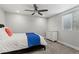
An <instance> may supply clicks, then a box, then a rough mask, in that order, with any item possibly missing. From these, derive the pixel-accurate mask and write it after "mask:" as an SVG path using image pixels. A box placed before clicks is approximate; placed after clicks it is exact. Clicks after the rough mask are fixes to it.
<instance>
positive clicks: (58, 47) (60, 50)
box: [29, 40, 79, 54]
mask: <svg viewBox="0 0 79 59" xmlns="http://www.w3.org/2000/svg"><path fill="white" fill-rule="evenodd" d="M46 41H47V43H48V45H47V46H46V51H44V50H43V49H40V50H37V51H33V52H30V53H29V54H78V53H79V51H77V50H75V49H72V48H70V47H67V46H65V45H62V44H60V43H57V42H51V41H49V40H46Z"/></svg>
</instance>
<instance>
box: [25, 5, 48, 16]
mask: <svg viewBox="0 0 79 59" xmlns="http://www.w3.org/2000/svg"><path fill="white" fill-rule="evenodd" d="M33 7H34V10H27V9H26V10H24V11H31V12H33V13H32V15H34V14H35V13H38V14H39V15H41V16H42V15H43V14H42V13H41V12H46V11H48V9H42V10H39V8H38V6H37V5H36V4H33Z"/></svg>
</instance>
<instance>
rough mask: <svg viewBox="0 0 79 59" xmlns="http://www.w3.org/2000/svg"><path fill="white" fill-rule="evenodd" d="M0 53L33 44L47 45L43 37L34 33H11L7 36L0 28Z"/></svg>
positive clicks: (30, 46) (28, 46)
mask: <svg viewBox="0 0 79 59" xmlns="http://www.w3.org/2000/svg"><path fill="white" fill-rule="evenodd" d="M0 32H1V33H0V53H7V52H12V51H16V50H21V49H26V48H27V49H28V48H31V49H32V48H33V47H35V46H42V47H43V48H45V46H46V45H47V43H46V41H45V39H44V37H42V36H41V35H38V34H36V33H13V34H12V36H8V35H7V33H6V32H5V30H4V28H0Z"/></svg>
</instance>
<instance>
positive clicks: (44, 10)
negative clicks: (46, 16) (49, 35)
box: [38, 9, 48, 12]
mask: <svg viewBox="0 0 79 59" xmlns="http://www.w3.org/2000/svg"><path fill="white" fill-rule="evenodd" d="M38 11H39V12H46V11H48V10H47V9H43V10H38Z"/></svg>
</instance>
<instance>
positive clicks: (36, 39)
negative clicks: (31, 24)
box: [26, 33, 41, 47]
mask: <svg viewBox="0 0 79 59" xmlns="http://www.w3.org/2000/svg"><path fill="white" fill-rule="evenodd" d="M26 35H27V39H28V46H29V47H32V46H36V45H40V44H41V43H40V36H39V35H37V34H35V33H26Z"/></svg>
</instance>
